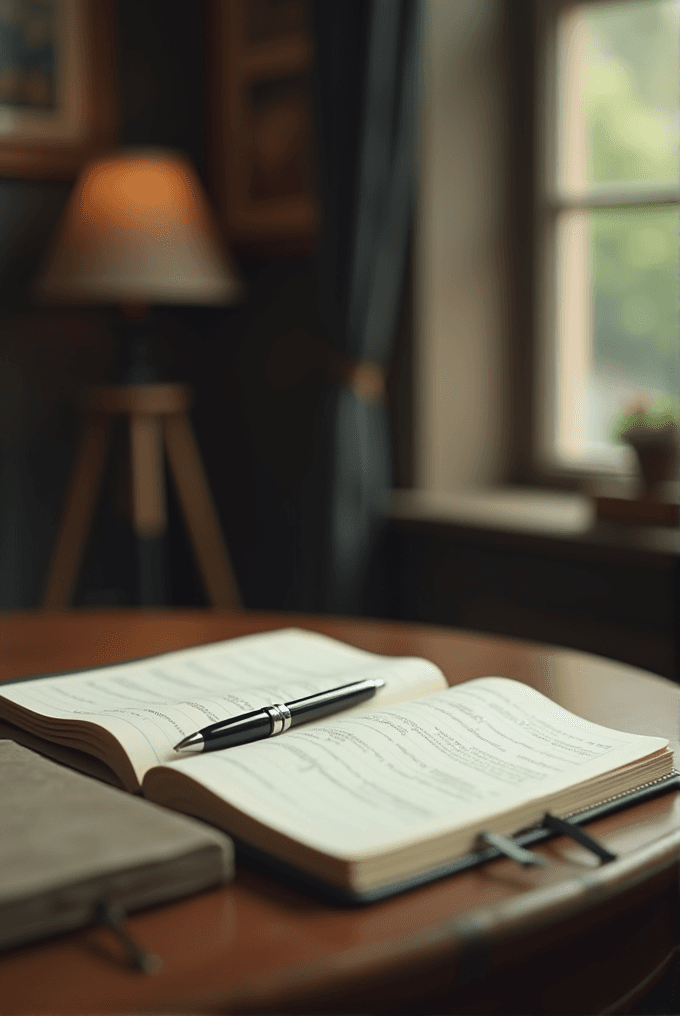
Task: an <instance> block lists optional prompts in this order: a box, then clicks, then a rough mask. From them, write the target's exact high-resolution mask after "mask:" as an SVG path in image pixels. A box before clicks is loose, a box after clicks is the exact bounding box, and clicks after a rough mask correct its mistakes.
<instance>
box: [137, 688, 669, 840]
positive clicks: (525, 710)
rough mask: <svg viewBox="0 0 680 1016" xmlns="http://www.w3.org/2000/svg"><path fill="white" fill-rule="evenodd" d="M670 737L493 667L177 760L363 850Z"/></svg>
mask: <svg viewBox="0 0 680 1016" xmlns="http://www.w3.org/2000/svg"><path fill="white" fill-rule="evenodd" d="M667 743H668V742H667V741H665V740H663V739H662V738H658V737H642V736H639V735H635V734H625V733H622V732H618V731H614V730H609V729H608V728H606V727H601V726H598V725H596V724H593V723H589V722H587V721H585V720H582V719H580V718H578V717H576V716H574V715H573V714H571V713H569V712H567V711H566V710H564V709H562V708H561V707H560V706H557V705H555V704H554V703H553V702H551V701H550V700H549V699H547V698H546V697H545V696H543V695H541V694H540V692H537V691H535V690H534V689H532V688H528V687H527V686H525V685H522V684H520V683H519V682H516V681H511V680H508V679H505V678H497V677H488V678H479V679H477V680H475V681H469V682H466V683H465V684H461V685H457V686H455V687H453V688H449V689H448V690H447V691H444V692H441V693H440V694H435V695H431V696H429V697H428V698H425V699H421V700H418V701H413V702H407V703H404V704H402V705H397V706H392V707H390V708H388V709H384V710H381V711H380V712H363V713H362V714H360V715H355V716H354V717H352V718H349V717H348V718H343V717H340V716H337V717H333V718H328V719H326V720H324V721H322V722H321V723H319V724H316V725H315V726H314V727H309V728H307V729H306V730H303V729H300V730H298V731H289V732H288V733H286V734H285V735H284V736H282V737H279V738H275V739H272V740H271V741H265V742H259V743H257V744H251V745H244V746H241V747H237V748H232V749H230V750H228V751H221V752H213V753H210V754H206V755H201V756H199V757H196V758H193V759H187V760H182V761H179V762H177V763H174V764H173V765H172V767H171V768H172V769H173V770H180V771H182V772H183V773H185V774H186V775H188V776H191V777H192V778H193V779H194V780H197V781H198V782H200V783H201V784H203V785H204V786H205V787H207V788H208V789H209V790H211V791H212V792H213V793H215V794H217V795H218V796H222V797H224V798H226V799H227V800H228V801H229V803H230V804H232V805H234V806H235V807H236V808H238V809H240V810H241V811H243V812H245V813H246V814H247V815H249V816H251V817H253V818H255V819H257V820H259V821H260V822H262V823H264V824H265V825H267V826H269V827H273V828H274V829H276V830H278V831H279V832H282V833H284V834H285V835H287V836H290V837H292V838H293V839H295V840H299V841H302V842H303V843H306V844H307V845H309V846H312V847H314V848H316V849H318V850H322V851H323V852H325V853H329V854H335V855H336V856H347V857H360V856H361V855H370V854H371V853H373V852H375V851H378V850H386V849H388V848H390V847H395V846H399V845H402V844H405V843H408V842H412V841H417V840H420V839H423V838H425V837H427V836H432V835H436V834H437V833H439V832H443V831H446V830H449V829H452V828H454V829H455V828H457V827H465V826H467V825H468V824H473V823H475V822H477V821H479V820H482V819H484V817H487V816H491V815H494V814H496V813H499V812H503V811H505V810H508V809H510V808H513V807H516V806H518V805H519V804H521V803H522V802H523V801H526V800H527V799H531V798H532V797H542V796H544V795H546V794H553V793H555V792H556V791H559V790H560V789H562V788H568V787H570V786H572V785H573V784H574V783H581V782H583V781H586V780H588V779H591V778H593V777H595V776H597V775H598V774H601V773H604V772H607V771H609V770H612V769H615V768H617V767H619V766H625V765H626V764H627V763H632V762H633V761H635V760H637V759H639V758H642V757H645V756H646V755H653V754H654V753H655V752H661V751H662V749H664V747H665V746H666V745H667ZM665 762H666V760H663V764H665ZM655 764H656V763H655ZM660 764H662V763H660ZM161 772H162V771H161ZM159 775H160V774H159ZM152 779H153V774H151V780H152ZM164 785H167V787H168V788H170V786H171V785H170V783H169V781H168V782H167V784H164ZM149 791H150V796H152V797H153V796H154V795H153V790H152V783H151V782H150V784H149Z"/></svg>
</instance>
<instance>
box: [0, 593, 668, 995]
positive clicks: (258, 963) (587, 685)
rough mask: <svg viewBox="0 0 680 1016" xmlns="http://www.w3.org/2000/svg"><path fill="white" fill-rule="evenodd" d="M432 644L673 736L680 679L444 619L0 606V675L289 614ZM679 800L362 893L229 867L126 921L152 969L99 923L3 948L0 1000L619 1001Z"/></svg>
mask: <svg viewBox="0 0 680 1016" xmlns="http://www.w3.org/2000/svg"><path fill="white" fill-rule="evenodd" d="M290 623H293V624H297V625H299V626H302V627H306V628H313V629H315V630H317V631H322V632H326V633H328V634H330V635H334V636H336V637H338V638H341V639H345V640H346V641H348V642H351V643H353V644H355V645H357V646H361V647H363V648H366V649H370V650H375V651H378V652H382V653H391V654H417V655H422V656H426V657H429V658H430V659H432V660H434V661H435V662H436V663H438V664H439V666H440V667H441V668H442V669H443V671H444V672H445V674H446V676H447V678H448V680H449V681H450V682H451V683H456V682H459V681H465V680H468V679H470V678H474V677H478V676H480V675H483V674H503V675H505V676H508V677H514V678H518V679H519V680H522V681H525V682H526V683H527V684H530V685H533V686H534V687H537V688H539V689H540V690H541V691H543V692H545V693H546V694H547V695H549V696H550V697H551V698H553V699H554V700H555V701H557V702H559V703H561V704H563V705H565V706H566V707H567V708H569V709H572V710H573V711H575V712H576V713H579V714H581V715H582V716H584V717H586V718H588V719H590V720H595V721H597V722H601V723H605V724H607V725H610V726H613V727H617V726H619V727H621V728H623V729H626V730H631V731H637V732H639V733H646V734H659V735H662V736H665V737H668V738H669V739H670V740H672V741H674V739H675V738H676V737H677V735H678V716H679V706H680V688H678V687H676V686H675V685H673V684H671V683H670V682H668V681H665V680H664V679H662V678H657V677H654V676H652V675H650V674H646V673H645V672H643V671H641V670H635V669H633V668H630V667H626V666H623V665H620V664H613V663H609V662H607V661H605V660H601V659H598V658H596V657H592V656H587V655H584V654H580V653H575V652H570V651H569V652H568V651H564V650H559V649H553V648H549V647H544V646H537V645H530V644H523V643H520V642H516V641H512V640H507V639H505V640H501V639H496V638H491V637H486V636H480V635H469V634H465V633H463V632H456V631H451V630H446V629H441V628H432V627H420V626H416V625H409V624H391V623H384V622H372V621H358V620H339V619H322V618H314V617H310V616H286V615H283V614H259V613H226V612H224V613H222V612H210V611H193V612H189V611H178V612H171V611H164V612H141V611H119V610H116V611H96V612H82V613H66V614H32V615H6V616H4V617H2V618H0V677H2V678H10V677H14V676H18V675H21V674H29V673H39V672H45V671H59V670H67V669H70V668H75V667H86V666H88V665H94V664H101V663H105V662H112V661H115V660H124V659H128V658H132V657H138V656H142V655H145V654H150V653H157V652H162V651H164V650H170V649H178V648H181V647H183V646H190V645H195V644H198V643H202V642H209V641H213V640H216V639H221V638H227V637H229V636H233V635H241V634H246V633H248V632H254V631H261V630H264V629H268V628H273V627H280V626H282V625H287V624H290ZM679 818H680V811H679V805H678V798H677V795H675V794H668V795H665V796H663V797H659V798H656V799H655V800H652V801H648V802H646V803H645V804H642V805H638V806H637V807H636V808H634V809H630V810H628V811H626V812H623V813H620V814H618V815H615V816H610V817H609V818H606V819H603V820H600V821H598V822H596V823H593V824H592V825H591V826H589V829H590V830H591V831H592V832H593V833H594V835H596V836H597V837H599V838H600V839H601V840H602V841H603V842H604V843H605V844H606V845H607V846H608V847H609V848H610V849H611V850H613V851H615V852H617V853H618V854H619V855H620V859H619V860H617V861H615V862H613V863H612V864H609V865H606V866H604V867H600V866H598V864H597V862H596V861H595V859H594V858H593V857H592V856H591V855H590V854H588V853H587V852H586V851H585V850H584V849H582V848H580V847H578V846H576V845H574V844H573V843H571V842H570V841H567V840H564V839H556V840H553V841H552V842H551V843H550V844H546V845H545V846H543V847H542V848H538V849H539V850H540V852H541V853H544V854H545V855H546V856H547V857H549V859H550V864H549V866H547V867H546V868H540V869H521V868H519V867H517V866H516V865H515V864H513V863H512V862H510V861H506V860H500V861H496V862H493V863H491V864H488V865H486V866H485V867H483V868H478V869H476V870H472V871H469V872H466V873H464V874H461V875H457V876H454V877H450V878H447V879H443V880H441V881H439V882H436V883H432V884H430V885H428V886H426V887H424V888H421V889H418V890H415V891H412V892H410V893H407V894H404V895H402V896H400V897H395V898H392V899H390V900H387V901H384V902H381V903H378V904H373V905H371V906H367V907H363V908H343V907H340V906H332V905H328V904H327V903H324V902H321V901H320V900H318V899H316V898H315V897H314V896H313V895H311V894H306V893H305V892H304V891H299V890H297V889H294V888H292V887H291V886H289V885H287V884H285V883H284V882H283V881H279V880H277V879H276V878H274V877H271V878H270V877H268V876H267V875H265V874H261V873H258V872H256V871H254V870H250V869H248V868H245V867H240V868H239V871H238V875H237V878H236V880H235V881H234V882H233V883H232V884H230V885H227V886H224V887H222V888H220V889H216V890H212V891H210V892H204V893H202V894H200V895H197V896H194V897H191V898H189V899H186V900H183V901H180V902H178V903H174V904H170V905H167V906H162V907H156V908H153V909H151V910H147V911H145V912H142V913H139V914H136V915H134V916H133V917H132V918H131V919H130V927H131V930H132V931H133V933H134V934H135V935H136V936H137V937H138V938H139V939H140V940H141V941H142V942H143V943H144V944H145V945H146V946H147V947H148V948H150V949H151V950H153V951H154V952H156V953H157V954H159V955H160V957H161V958H162V960H163V969H162V970H161V972H160V973H158V974H156V975H145V974H140V973H137V972H135V971H133V970H131V969H128V968H127V967H126V966H125V965H124V964H123V962H122V960H121V956H120V953H119V952H118V950H117V947H116V944H115V943H114V942H113V941H112V939H111V938H110V937H109V935H108V933H107V932H106V931H104V930H102V929H95V928H89V929H84V930H82V931H79V932H76V933H72V934H68V935H62V936H58V937H55V938H52V939H50V940H48V941H45V942H42V943H37V944H35V945H32V946H28V947H24V948H19V949H15V950H12V951H9V952H6V953H4V954H2V956H0V1012H2V1013H13V1014H18V1013H47V1012H49V1013H70V1014H76V1013H104V1012H106V1013H122V1012H128V1013H134V1012H145V1013H147V1012H162V1013H212V1012H238V1013H255V1012H258V1013H268V1012H295V1013H326V1012H337V1013H349V1012H363V1013H372V1012H391V1013H411V1012H413V1013H416V1012H417V1013H444V1012H450V1013H496V1012H498V1013H537V1012H540V1013H571V1014H577V1013H597V1012H602V1011H604V1010H607V1011H609V1012H611V1011H621V1012H623V1011H634V1005H635V1001H636V999H637V998H639V997H640V996H641V995H642V994H643V993H645V992H646V991H647V990H649V988H650V987H651V986H652V985H653V984H654V983H655V981H656V980H657V979H658V978H659V977H661V976H662V974H663V973H664V972H665V971H666V970H668V969H669V966H670V964H671V963H672V962H673V960H674V958H675V953H676V943H677V940H678V936H677V929H678V918H679V916H680V906H679V901H678V856H679V852H680V822H679Z"/></svg>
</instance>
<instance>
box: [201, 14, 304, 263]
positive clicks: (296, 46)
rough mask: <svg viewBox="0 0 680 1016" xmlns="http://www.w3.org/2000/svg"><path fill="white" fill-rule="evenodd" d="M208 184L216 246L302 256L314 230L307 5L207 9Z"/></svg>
mask: <svg viewBox="0 0 680 1016" xmlns="http://www.w3.org/2000/svg"><path fill="white" fill-rule="evenodd" d="M206 14H207V33H206V38H207V39H208V40H209V53H208V61H207V65H208V95H207V107H208V110H209V125H210V129H209V131H208V145H207V148H208V150H207V157H208V176H209V181H208V182H209V186H210V189H211V193H212V197H213V200H214V202H215V205H216V210H217V214H218V218H219V220H220V223H221V226H222V229H223V232H224V235H225V238H226V239H227V240H228V242H229V244H230V246H233V247H234V249H236V250H239V251H240V252H242V253H244V254H246V255H253V256H267V257H271V256H274V257H276V256H279V255H280V256H302V255H306V254H309V253H311V251H312V250H313V247H314V244H315V240H316V235H317V231H318V226H319V202H318V198H317V194H316V187H315V156H314V90H313V77H312V75H313V68H314V45H313V32H312V30H311V20H310V19H311V12H310V5H309V3H308V2H307V0H211V2H209V3H208V5H207V7H206Z"/></svg>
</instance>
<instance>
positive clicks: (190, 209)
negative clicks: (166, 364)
mask: <svg viewBox="0 0 680 1016" xmlns="http://www.w3.org/2000/svg"><path fill="white" fill-rule="evenodd" d="M240 290H241V285H240V283H239V281H238V280H237V278H236V275H235V273H234V271H233V269H232V268H231V266H230V264H229V262H228V259H227V257H226V256H225V252H224V250H223V249H221V244H220V242H219V236H218V231H217V227H216V225H215V223H214V220H213V217H212V214H211V212H210V209H209V206H208V202H207V200H206V198H205V196H204V194H203V189H202V187H201V183H200V181H199V179H198V176H197V175H196V173H195V172H194V170H193V167H192V166H191V164H190V163H189V161H188V160H187V159H185V158H184V157H183V156H181V155H178V154H175V153H172V152H166V151H163V150H153V149H144V150H137V151H135V150H129V151H123V152H120V153H116V154H114V155H112V156H110V157H108V158H105V159H99V160H97V161H95V162H92V163H90V164H89V165H88V166H86V167H85V169H84V170H83V172H82V173H81V175H80V178H79V179H78V181H77V182H76V185H75V187H74V188H73V191H72V192H71V196H70V198H69V200H68V203H67V205H66V209H65V211H64V214H63V217H62V221H61V223H60V228H59V231H58V234H57V238H56V242H55V245H54V248H53V250H52V253H51V257H50V259H49V261H48V265H47V268H46V270H45V272H44V273H43V276H42V278H41V279H40V281H39V283H38V293H39V295H40V296H41V297H42V298H44V299H49V300H53V301H59V302H66V303H73V302H81V303H139V302H141V303H150V302H156V303H198V304H201V303H205V304H211V303H231V302H233V300H234V299H235V298H236V297H237V296H238V295H239V293H240Z"/></svg>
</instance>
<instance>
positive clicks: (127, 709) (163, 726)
mask: <svg viewBox="0 0 680 1016" xmlns="http://www.w3.org/2000/svg"><path fill="white" fill-rule="evenodd" d="M368 677H375V678H378V677H381V678H383V679H384V681H385V687H384V688H382V689H380V690H379V691H378V693H377V694H376V695H375V696H374V698H373V699H371V700H370V702H369V703H364V704H362V706H358V707H355V709H353V710H351V712H352V713H354V712H356V710H357V709H361V708H366V707H367V706H369V707H371V708H375V707H376V706H377V705H382V704H390V703H393V702H396V701H400V700H402V699H404V698H408V697H410V696H411V695H420V694H427V693H428V692H430V691H438V690H440V689H441V688H442V687H445V685H446V681H445V679H444V677H443V675H442V674H441V671H440V670H439V669H438V668H437V667H436V666H435V665H434V664H433V663H430V662H429V661H427V660H421V659H416V658H409V657H389V656H378V655H376V654H374V653H368V652H364V651H363V650H360V649H356V648H355V647H353V646H349V645H346V644H345V643H343V642H338V641H336V640H335V639H332V638H329V637H327V636H325V635H319V634H317V633H316V632H307V631H302V630H300V629H292V628H291V629H285V630H282V631H274V632H265V633H262V634H258V635H248V636H244V637H242V638H236V639H229V640H227V641H225V642H219V643H215V644H212V645H207V646H199V647H197V648H193V649H186V650H181V651H180V652H176V653H168V654H165V655H163V656H157V657H153V658H151V659H148V660H143V661H141V662H132V663H125V664H119V665H116V666H113V667H105V668H102V669H99V670H93V671H88V672H86V673H81V674H70V675H65V676H60V677H51V678H43V679H39V680H34V681H25V682H20V683H17V684H14V685H10V686H5V687H4V688H3V691H2V695H0V713H2V715H4V716H5V717H6V718H7V719H9V720H10V721H11V722H13V723H19V725H26V717H25V715H24V716H23V717H21V718H19V714H18V713H17V711H16V710H15V709H12V706H11V705H10V704H13V705H15V706H20V707H22V708H23V709H27V710H30V711H31V713H33V714H37V715H38V716H39V717H40V718H41V720H40V723H39V724H38V725H37V728H36V729H37V732H38V733H40V734H41V735H42V736H48V737H49V736H55V735H56V734H57V733H58V726H57V725H55V724H51V725H47V726H46V721H45V720H42V717H47V718H49V719H51V720H75V721H77V720H81V721H89V722H90V723H95V724H98V725H99V726H101V727H104V728H105V729H106V730H108V731H109V732H110V733H112V734H113V735H114V736H115V737H116V738H117V740H118V741H119V742H120V743H121V744H122V746H123V748H124V749H125V751H126V752H127V754H128V757H129V758H130V760H131V762H132V764H133V766H134V768H135V771H136V773H137V776H138V779H139V780H140V781H141V777H142V776H143V774H144V772H146V770H147V769H148V768H149V767H150V766H153V765H157V764H158V763H160V762H166V761H169V760H171V759H174V758H177V757H178V756H177V755H176V753H175V752H174V751H173V746H174V745H175V744H177V742H178V741H180V740H181V739H182V738H183V737H186V736H187V735H188V734H191V733H193V732H194V731H196V730H199V729H201V728H203V727H206V726H208V725H209V724H211V723H216V722H218V721H220V720H225V719H228V718H229V717H231V716H237V715H238V714H240V713H244V712H248V711H249V710H251V709H257V708H259V707H261V706H266V705H271V704H272V703H277V702H289V701H292V700H294V699H296V698H302V697H304V696H305V695H312V694H314V693H315V692H319V691H325V690H327V689H330V688H335V687H338V686H340V685H343V684H349V683H350V682H351V681H358V680H360V679H362V678H368ZM71 729H73V728H72V725H71ZM72 740H73V739H70V741H69V743H71V741H72Z"/></svg>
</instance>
